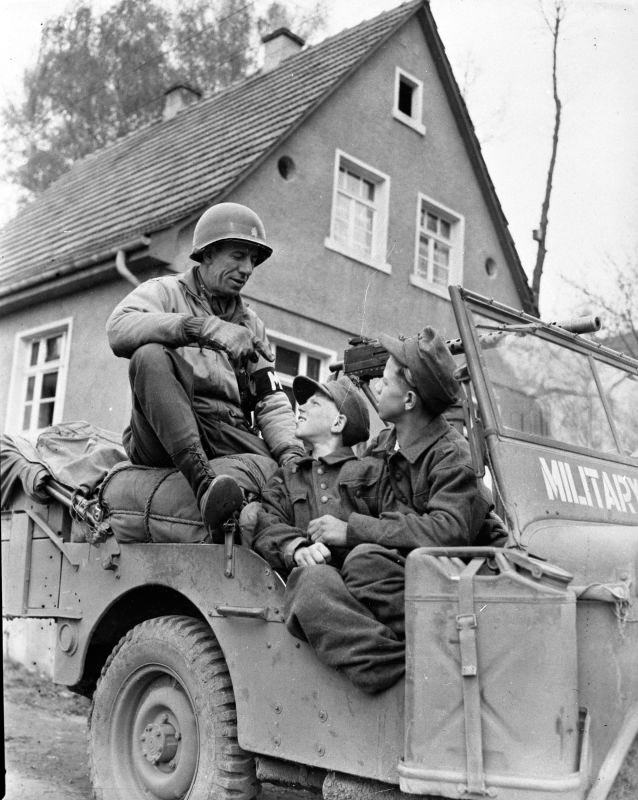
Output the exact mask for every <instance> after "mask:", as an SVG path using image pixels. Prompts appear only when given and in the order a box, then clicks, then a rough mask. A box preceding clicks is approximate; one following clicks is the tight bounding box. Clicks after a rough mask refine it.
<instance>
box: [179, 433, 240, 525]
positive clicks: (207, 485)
mask: <svg viewBox="0 0 638 800" xmlns="http://www.w3.org/2000/svg"><path fill="white" fill-rule="evenodd" d="M173 461H174V463H175V466H176V467H177V468H178V469H179V470H180V472H181V473H182V474H183V475H184V476H185V477H186V480H187V481H188V482H189V484H190V486H191V489H192V490H193V493H194V495H195V497H196V498H197V504H198V506H199V511H200V514H201V515H202V519H203V520H204V523H205V525H206V527H207V528H208V529H209V530H212V529H214V528H219V527H220V526H221V525H222V524H223V523H224V522H226V520H227V519H230V518H231V517H232V516H233V514H234V513H235V512H236V511H239V509H240V508H241V507H242V505H243V502H244V495H243V492H242V490H241V488H240V486H239V484H238V483H237V482H236V481H235V480H234V478H231V477H230V475H216V474H215V472H214V470H213V469H211V466H210V464H209V463H208V459H207V458H206V454H205V453H204V451H203V449H202V447H201V445H199V444H194V445H191V446H190V447H187V448H185V449H184V450H180V452H179V453H176V454H175V455H174V456H173Z"/></svg>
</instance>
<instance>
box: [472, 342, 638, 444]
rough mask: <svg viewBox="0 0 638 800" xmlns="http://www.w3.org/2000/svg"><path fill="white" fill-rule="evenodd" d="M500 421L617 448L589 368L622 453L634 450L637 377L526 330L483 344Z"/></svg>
mask: <svg viewBox="0 0 638 800" xmlns="http://www.w3.org/2000/svg"><path fill="white" fill-rule="evenodd" d="M483 356H484V358H485V363H486V367H487V373H488V377H489V379H490V383H491V384H492V388H493V392H494V396H495V400H496V405H497V410H498V414H499V416H500V419H501V424H502V425H503V426H504V427H505V428H506V429H508V430H510V431H517V432H520V433H524V434H530V435H533V436H540V437H543V438H547V439H552V440H555V441H559V442H564V443H565V444H568V445H574V446H576V447H583V448H587V449H588V450H595V451H598V452H603V453H618V451H619V448H618V446H617V445H616V440H615V439H614V434H613V431H612V427H611V424H610V421H609V418H608V416H607V413H606V411H605V405H604V403H603V399H602V397H601V392H600V390H599V388H598V383H597V381H596V377H595V374H594V370H596V373H597V375H598V378H599V381H600V385H601V387H602V390H603V392H604V394H605V402H606V404H607V408H608V410H609V413H610V416H611V418H612V420H613V424H614V428H615V430H616V434H617V436H618V439H619V442H620V445H621V447H620V449H621V451H622V453H623V454H624V455H633V456H636V455H638V428H637V427H636V424H635V419H634V418H632V416H634V415H632V413H631V410H632V409H634V414H635V409H637V408H638V380H637V379H636V376H635V375H632V374H631V373H629V372H626V371H625V370H622V369H619V368H617V367H615V366H612V365H610V364H607V363H604V362H601V361H598V360H596V359H592V358H590V357H589V356H587V355H585V354H583V353H579V352H576V351H574V350H571V349H568V348H566V347H562V346H560V345H558V344H555V343H553V342H550V341H548V340H546V339H543V338H541V337H539V336H535V335H532V334H530V333H525V334H520V333H508V334H504V335H503V336H500V337H498V338H497V339H496V340H495V341H494V340H492V341H490V342H489V344H486V345H485V346H484V347H483Z"/></svg>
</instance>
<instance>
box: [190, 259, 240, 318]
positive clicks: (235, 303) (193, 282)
mask: <svg viewBox="0 0 638 800" xmlns="http://www.w3.org/2000/svg"><path fill="white" fill-rule="evenodd" d="M178 280H179V282H180V283H181V284H182V285H183V286H184V287H185V289H186V291H188V292H189V293H190V294H191V295H192V296H193V297H194V298H195V299H196V300H197V301H198V302H199V303H200V305H204V307H207V308H209V309H210V310H211V311H213V313H216V312H215V309H214V299H215V295H213V294H211V293H210V292H208V291H207V290H206V287H205V286H204V282H203V281H202V277H201V275H200V274H199V264H196V265H195V266H193V267H190V269H188V270H186V272H184V273H182V275H180V277H179V279H178ZM218 299H219V298H218ZM245 311H246V309H245V306H244V301H243V299H242V298H241V297H240V296H239V295H237V297H233V298H232V302H229V303H228V310H227V313H221V314H220V313H216V316H219V317H221V318H222V319H226V320H227V321H230V322H238V318H239V317H242V316H243V315H244V314H245ZM218 312H219V309H218Z"/></svg>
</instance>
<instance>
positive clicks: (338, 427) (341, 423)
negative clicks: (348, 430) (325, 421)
mask: <svg viewBox="0 0 638 800" xmlns="http://www.w3.org/2000/svg"><path fill="white" fill-rule="evenodd" d="M347 421H348V419H347V418H346V415H345V414H337V416H336V417H335V418H334V421H333V423H332V425H331V426H330V433H343V429H344V428H345V427H346V423H347Z"/></svg>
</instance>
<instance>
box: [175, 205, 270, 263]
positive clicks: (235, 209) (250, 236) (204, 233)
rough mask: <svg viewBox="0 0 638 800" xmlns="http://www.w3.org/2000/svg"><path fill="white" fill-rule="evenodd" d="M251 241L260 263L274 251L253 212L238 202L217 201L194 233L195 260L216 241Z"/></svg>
mask: <svg viewBox="0 0 638 800" xmlns="http://www.w3.org/2000/svg"><path fill="white" fill-rule="evenodd" d="M228 241H240V242H250V243H251V244H254V245H255V246H256V247H257V250H258V256H257V264H261V262H262V261H265V260H266V259H267V258H268V256H270V255H271V254H272V247H270V246H269V245H268V244H266V231H265V230H264V224H263V222H262V221H261V220H260V219H259V217H258V216H257V214H255V212H254V211H251V209H250V208H248V207H247V206H242V205H240V204H239V203H218V204H217V205H215V206H211V207H210V208H209V209H207V210H206V211H204V213H203V214H202V215H201V217H200V218H199V219H198V220H197V225H195V231H194V232H193V252H192V253H191V258H192V259H193V261H202V259H203V251H204V250H205V248H206V247H208V246H209V245H211V244H215V243H216V242H228Z"/></svg>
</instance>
